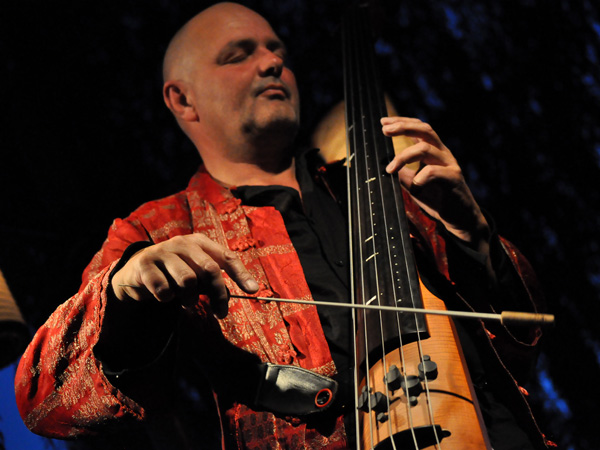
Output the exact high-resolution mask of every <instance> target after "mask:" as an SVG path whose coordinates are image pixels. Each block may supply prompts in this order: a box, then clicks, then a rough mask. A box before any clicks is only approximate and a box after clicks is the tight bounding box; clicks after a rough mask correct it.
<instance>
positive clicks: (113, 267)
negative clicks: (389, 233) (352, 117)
mask: <svg viewBox="0 0 600 450" xmlns="http://www.w3.org/2000/svg"><path fill="white" fill-rule="evenodd" d="M285 63H286V49H285V46H284V44H283V43H282V42H281V40H280V39H279V38H278V37H277V35H276V34H275V33H274V31H273V30H272V28H271V26H270V25H269V24H268V23H267V22H266V21H265V19H264V18H263V17H261V16H260V15H258V14H256V13H255V12H253V11H251V10H249V9H247V8H245V7H243V6H240V5H237V4H233V3H220V4H217V5H215V6H213V7H211V8H208V9H206V10H205V11H203V12H202V13H200V14H198V15H197V16H195V17H194V18H193V19H191V20H190V21H189V22H188V23H187V24H186V25H185V26H184V27H183V28H182V29H181V30H180V31H179V32H178V33H177V34H176V36H175V37H174V38H173V40H172V41H171V43H170V45H169V47H168V49H167V52H166V55H165V60H164V68H163V69H164V87H163V95H164V100H165V103H166V105H167V106H168V108H169V109H170V110H171V111H172V113H173V115H174V116H175V118H176V120H177V123H178V124H179V126H180V127H181V129H182V130H183V131H184V132H185V133H186V135H187V136H188V137H189V138H190V140H191V141H192V142H193V143H194V145H195V146H196V148H197V149H198V152H199V154H200V156H201V158H202V163H203V165H202V166H201V167H200V169H199V171H198V173H197V174H196V175H194V177H193V178H192V180H191V181H190V183H189V186H188V188H187V189H186V190H184V191H182V192H180V193H177V194H175V195H173V196H170V197H167V198H165V199H161V200H156V201H153V202H149V203H147V204H145V205H142V206H141V207H140V208H138V209H137V210H136V211H135V212H134V213H132V214H131V215H130V216H129V217H128V218H126V219H123V220H121V219H117V220H116V221H115V223H114V224H113V226H112V227H111V229H110V231H109V234H108V238H107V240H106V242H105V243H104V245H103V247H102V249H101V250H100V252H98V253H97V254H96V256H95V257H94V259H93V260H92V262H91V263H90V265H89V266H88V267H87V269H86V271H85V272H84V275H83V283H82V286H81V288H80V290H79V292H78V293H77V294H76V295H75V296H74V297H72V298H71V299H69V300H68V301H67V302H66V303H64V304H63V305H61V306H60V307H59V309H58V310H57V311H56V312H55V313H54V314H53V315H52V316H51V317H50V318H49V319H48V322H47V323H46V324H45V325H44V326H43V327H42V328H41V329H40V330H39V331H38V333H37V334H36V336H35V338H34V340H33V341H32V343H31V345H30V347H29V348H28V350H27V351H26V353H25V354H24V356H23V358H22V360H21V364H20V366H19V371H18V374H17V377H16V390H17V398H18V403H19V407H20V410H21V414H22V417H23V419H24V421H25V423H26V425H27V426H28V427H29V428H30V429H31V430H32V431H34V432H36V433H40V434H43V435H46V436H51V437H58V438H74V437H82V436H89V435H95V436H97V437H96V439H100V437H98V436H107V435H118V436H119V437H120V439H122V440H123V441H121V445H123V446H124V447H125V448H137V447H138V446H139V447H143V446H146V447H145V448H148V447H147V446H148V445H152V446H154V447H153V448H163V447H164V448H212V447H211V446H212V445H214V442H213V439H214V440H215V441H219V440H220V441H221V442H222V443H223V445H225V446H226V447H228V448H256V447H260V448H328V449H336V448H348V447H349V446H351V445H352V443H351V441H352V436H353V433H352V432H351V431H348V430H349V429H351V427H352V424H351V423H350V422H349V421H348V417H352V416H353V405H352V401H351V400H349V398H351V394H350V392H351V390H352V382H351V379H352V378H351V373H352V370H353V368H352V363H351V359H352V356H351V348H352V344H351V342H352V335H351V333H350V326H349V316H348V315H347V314H340V313H338V312H337V311H334V310H328V309H326V308H321V307H319V310H317V308H315V307H313V306H310V307H309V306H305V305H279V304H276V303H275V302H250V301H245V300H231V299H230V296H229V293H233V294H236V295H241V294H258V295H259V296H260V297H270V296H274V295H275V294H276V295H277V296H278V297H284V298H301V299H313V298H314V299H316V300H330V301H338V302H342V301H346V299H347V298H348V285H349V282H348V273H347V272H348V269H347V266H348V254H347V245H346V243H345V238H344V236H345V234H346V231H345V218H344V216H343V214H342V212H341V209H340V208H339V205H338V202H337V199H336V198H334V197H332V196H331V194H330V192H329V190H328V189H327V188H326V186H328V184H326V183H325V180H323V179H322V171H319V170H317V165H318V164H317V160H316V158H315V157H314V155H312V154H310V153H302V152H299V151H298V149H297V148H296V146H295V145H294V137H295V134H296V130H297V128H298V124H299V96H298V91H297V87H296V82H295V79H294V75H293V73H292V72H291V71H290V69H289V68H288V67H287V66H286V64H285ZM382 132H383V133H384V134H385V135H387V136H396V135H406V136H410V137H412V138H413V139H414V141H415V144H414V145H413V146H411V147H409V148H408V149H406V150H405V151H403V152H402V153H401V154H400V155H398V156H397V157H396V158H395V159H394V160H393V161H392V162H390V164H389V166H388V167H387V170H388V172H390V173H396V172H397V173H398V174H399V177H400V180H401V182H402V183H403V184H404V185H405V186H406V187H407V188H409V189H410V188H411V187H413V186H415V185H416V186H419V189H418V194H419V195H418V197H416V198H415V199H414V201H415V202H416V203H412V202H411V203H409V204H408V205H407V209H408V213H409V217H410V218H411V220H412V221H413V225H414V227H415V230H414V234H415V236H416V239H417V240H418V241H419V242H420V243H421V245H420V246H421V247H422V248H423V249H432V250H433V253H432V254H428V255H427V257H428V258H430V259H431V260H432V261H433V260H435V261H436V263H435V264H434V266H435V267H436V268H437V270H439V271H440V272H441V273H442V276H450V274H452V273H454V272H455V270H454V269H453V267H452V261H454V260H455V259H456V258H460V257H458V256H457V257H454V256H452V255H450V256H448V255H446V254H445V253H443V249H444V248H446V247H447V248H448V249H450V250H452V249H454V250H453V251H454V252H455V253H457V254H458V253H461V252H466V253H469V252H471V253H472V254H473V255H475V256H474V257H473V258H471V259H472V261H471V262H468V263H467V264H473V267H474V269H473V270H476V271H477V273H478V274H479V276H480V278H481V279H483V280H485V282H484V283H483V284H485V285H486V286H487V285H489V286H492V285H493V286H495V285H496V284H501V282H502V280H503V279H504V278H506V274H505V272H506V271H507V270H508V271H512V272H511V273H512V274H511V275H508V277H509V278H510V280H511V284H512V285H514V284H515V281H514V280H515V279H516V280H517V281H516V284H518V285H519V286H518V288H515V289H512V290H513V291H514V292H515V293H514V294H511V295H512V297H514V298H512V300H511V299H508V300H506V299H503V300H502V301H503V302H505V303H504V304H508V303H510V302H511V301H514V302H517V303H519V309H530V310H534V309H535V308H536V306H535V303H536V302H537V299H536V298H535V295H534V294H535V292H534V290H533V288H532V287H531V286H524V285H523V284H522V283H523V277H521V276H520V275H522V274H528V273H529V272H528V271H529V269H528V266H527V264H526V262H525V261H524V260H523V259H522V258H521V257H520V255H519V254H518V253H517V252H516V251H515V250H514V249H513V248H512V247H510V244H508V243H507V242H505V241H502V242H500V240H499V239H498V237H497V236H495V235H494V234H493V233H492V232H491V231H490V227H489V224H488V221H487V220H486V218H485V217H484V215H483V214H482V212H481V210H480V208H479V206H478V205H477V203H476V202H475V200H474V198H473V196H472V195H471V192H470V190H469V189H468V187H467V185H466V183H465V181H464V178H463V176H462V172H461V170H460V167H459V166H458V164H457V162H456V160H455V159H454V157H453V156H452V154H451V152H450V151H449V150H448V148H447V147H445V145H444V144H443V143H442V142H441V140H440V139H439V137H438V136H437V134H436V133H435V132H434V131H433V130H432V129H431V127H430V126H429V125H427V124H425V123H423V122H421V121H420V120H417V119H410V118H399V117H394V118H383V119H382ZM411 162H420V163H422V165H423V168H422V170H420V171H419V172H418V173H415V172H414V171H411V170H408V168H407V167H406V164H407V163H411ZM332 171H333V172H335V170H334V169H332ZM330 184H331V183H330ZM440 186H443V187H444V189H441V190H440V189H439V187H440ZM342 190H343V189H342ZM432 192H434V194H435V195H433V194H432ZM417 204H418V206H417ZM420 208H422V209H420ZM423 210H424V211H426V213H427V214H425V213H424V212H423ZM450 250H449V251H450ZM499 253H501V254H502V255H503V256H498V254H499ZM463 259H464V258H463ZM448 261H450V267H448ZM473 261H474V262H473ZM498 261H500V262H498ZM506 262H508V264H507V263H506ZM510 262H512V263H513V264H510ZM499 265H500V266H502V271H501V272H499V271H498V267H499ZM507 267H508V268H507ZM515 267H516V268H517V270H519V271H520V273H517V271H515ZM464 272H465V270H464V269H463V271H462V274H464ZM499 273H500V276H499ZM457 277H458V278H459V280H458V284H459V286H460V284H461V283H460V281H461V280H460V278H461V273H459V274H458V275H457ZM498 278H500V280H499V279H498ZM467 291H468V289H467ZM499 292H500V291H499ZM494 295H495V294H494ZM467 296H468V295H467ZM479 306H480V305H474V307H475V308H476V309H477V308H478V307H479ZM486 306H487V304H486ZM482 330H483V329H480V330H479V332H483V331H482ZM490 334H491V333H490ZM494 334H496V335H499V336H500V339H499V341H502V343H503V346H504V349H505V350H502V349H500V350H498V352H500V354H501V355H503V354H507V355H509V356H508V359H511V358H512V359H513V360H511V361H509V362H510V364H509V365H510V366H511V367H515V368H517V372H518V370H519V367H521V368H522V367H523V364H522V362H523V361H526V360H528V359H529V358H530V357H531V355H532V354H533V353H534V352H535V344H536V343H537V341H538V339H539V330H537V329H533V330H530V331H528V332H527V333H524V334H523V335H519V336H518V337H515V336H513V335H512V334H510V333H509V332H508V330H505V329H502V328H500V329H498V330H494ZM490 342H491V341H490ZM485 345H488V347H489V345H490V343H489V342H488V341H486V342H485ZM488 350H489V349H488ZM510 355H512V357H511V356H510ZM515 355H517V356H518V358H517V357H516V356H515ZM265 363H270V364H272V366H265ZM494 364H496V366H497V367H499V368H500V370H504V372H502V376H501V377H500V378H502V380H500V381H501V382H502V383H505V384H506V383H508V384H511V383H512V385H513V386H512V391H511V392H512V394H510V396H511V401H513V402H520V403H521V406H522V407H523V409H524V410H525V409H527V406H526V404H525V403H524V398H523V395H522V393H520V391H519V390H518V389H516V388H517V385H516V384H515V383H516V378H514V377H513V375H512V374H511V373H509V372H508V371H507V370H506V367H505V365H504V363H503V362H502V361H496V362H495V363H494ZM520 364H521V365H520ZM496 366H494V367H496ZM272 367H276V368H277V370H281V371H282V372H281V373H285V374H287V375H289V376H296V374H299V375H298V376H301V377H307V378H306V379H308V380H310V383H309V384H311V385H313V386H317V387H318V386H320V384H319V383H325V386H330V385H328V384H327V383H330V382H331V380H337V382H338V383H339V386H340V389H339V395H338V397H337V398H336V400H335V401H334V402H333V403H332V405H331V406H330V407H329V408H328V409H327V410H326V411H316V412H315V411H313V409H315V406H314V404H308V405H306V404H304V403H303V400H302V398H298V399H293V401H292V400H290V399H289V398H278V397H277V396H273V395H272V394H271V395H270V394H269V392H268V389H267V388H265V386H269V385H268V383H269V381H268V380H269V375H268V374H269V372H268V370H271V369H270V368H272ZM502 367H504V369H502ZM294 368H300V369H303V370H301V371H295V372H294V375H291V372H292V371H294V370H295V369H294ZM477 374H479V372H477ZM287 375H286V376H287ZM521 375H522V374H520V373H517V374H516V375H515V377H519V376H521ZM481 376H483V375H481ZM303 379H304V378H303ZM479 381H481V382H482V383H483V382H484V380H479ZM265 383H266V384H265ZM180 388H181V389H180ZM482 389H484V388H483V387H482ZM482 392H483V394H485V395H487V391H485V390H484V391H482ZM211 400H214V404H213V402H212V401H211ZM309 403H310V402H309ZM494 405H495V404H494ZM213 407H214V409H213ZM317 409H318V408H317ZM496 410H497V408H495V407H494V411H496ZM527 411H528V409H527ZM505 413H506V414H505ZM498 414H499V417H495V418H492V419H494V420H496V419H497V421H507V420H508V421H509V422H510V423H511V424H514V422H515V419H514V417H512V416H511V414H510V413H508V411H504V410H502V411H500V412H499V413H498ZM344 418H346V423H344ZM519 420H521V416H519ZM526 420H527V423H526V424H525V426H524V428H525V429H527V432H528V433H530V435H535V434H536V433H538V435H539V430H537V427H536V425H535V422H534V421H533V420H532V418H530V417H527V416H526ZM127 427H131V428H127ZM349 427H350V428H349ZM511 427H512V425H511ZM124 429H127V433H126V434H122V433H121V434H119V433H120V432H121V431H122V430H124ZM509 429H510V430H511V433H513V436H511V437H512V438H513V441H514V442H518V443H521V442H522V443H523V446H522V447H520V448H530V447H527V446H526V445H530V444H526V442H527V441H528V438H527V437H526V436H525V434H524V433H523V432H521V431H520V430H519V427H516V426H515V427H513V428H509ZM133 430H135V431H136V434H135V436H136V437H135V441H134V442H133V441H132V440H131V438H130V437H129V438H128V437H127V436H133V434H132V433H133ZM519 433H520V434H519ZM538 437H539V436H538ZM144 439H145V440H144ZM538 440H539V439H538ZM124 442H126V444H124ZM498 448H508V447H498Z"/></svg>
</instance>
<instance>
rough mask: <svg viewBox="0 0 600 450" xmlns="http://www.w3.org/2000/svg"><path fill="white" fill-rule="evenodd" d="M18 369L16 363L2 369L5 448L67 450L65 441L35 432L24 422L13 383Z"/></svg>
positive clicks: (0, 422)
mask: <svg viewBox="0 0 600 450" xmlns="http://www.w3.org/2000/svg"><path fill="white" fill-rule="evenodd" d="M16 370H17V364H16V363H15V364H13V365H10V366H8V367H5V368H4V369H2V370H0V432H2V434H3V436H4V448H6V450H48V449H54V450H66V449H67V445H66V444H65V442H63V441H58V440H55V439H46V438H43V437H41V436H38V435H36V434H33V433H32V432H30V431H29V430H28V429H27V427H26V426H25V424H23V421H22V420H21V416H20V415H19V411H18V410H17V404H16V400H15V390H14V384H13V383H14V378H15V372H16ZM0 442H1V441H0Z"/></svg>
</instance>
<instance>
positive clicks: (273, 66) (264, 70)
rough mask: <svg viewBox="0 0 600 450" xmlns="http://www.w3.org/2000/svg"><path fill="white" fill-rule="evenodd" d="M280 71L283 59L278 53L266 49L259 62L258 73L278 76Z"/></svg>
mask: <svg viewBox="0 0 600 450" xmlns="http://www.w3.org/2000/svg"><path fill="white" fill-rule="evenodd" d="M282 71H283V59H282V58H281V57H280V56H279V55H277V54H275V53H273V52H272V51H269V50H266V51H265V52H264V55H262V57H261V59H260V62H259V73H260V75H261V76H263V77H268V76H275V77H279V76H280V75H281V72H282Z"/></svg>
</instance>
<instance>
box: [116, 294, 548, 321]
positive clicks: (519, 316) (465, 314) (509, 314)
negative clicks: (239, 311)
mask: <svg viewBox="0 0 600 450" xmlns="http://www.w3.org/2000/svg"><path fill="white" fill-rule="evenodd" d="M119 286H121V287H130V288H134V289H140V288H141V286H136V285H132V284H119ZM229 297H231V298H239V299H243V300H259V301H268V302H279V303H296V304H301V305H315V306H319V305H321V306H333V307H338V308H353V309H367V310H369V309H370V310H374V311H388V312H405V313H414V314H432V315H438V316H448V317H458V318H461V319H479V320H492V321H496V322H500V323H501V324H502V325H552V324H554V315H553V314H542V313H527V312H520V311H502V312H501V313H500V314H496V313H481V312H469V311H447V310H440V309H424V308H410V307H405V306H379V305H361V304H352V303H337V302H325V301H313V300H299V299H291V298H276V297H254V296H251V295H236V294H231V293H229Z"/></svg>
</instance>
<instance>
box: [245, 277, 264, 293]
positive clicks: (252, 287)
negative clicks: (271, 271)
mask: <svg viewBox="0 0 600 450" xmlns="http://www.w3.org/2000/svg"><path fill="white" fill-rule="evenodd" d="M244 286H245V287H246V289H248V290H249V291H258V288H259V287H260V286H259V285H258V283H257V282H256V280H255V279H253V278H250V279H249V280H246V281H245V282H244Z"/></svg>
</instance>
